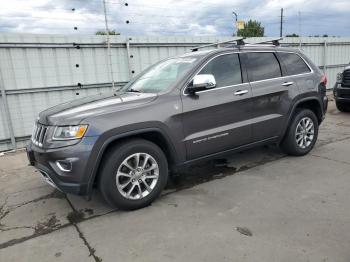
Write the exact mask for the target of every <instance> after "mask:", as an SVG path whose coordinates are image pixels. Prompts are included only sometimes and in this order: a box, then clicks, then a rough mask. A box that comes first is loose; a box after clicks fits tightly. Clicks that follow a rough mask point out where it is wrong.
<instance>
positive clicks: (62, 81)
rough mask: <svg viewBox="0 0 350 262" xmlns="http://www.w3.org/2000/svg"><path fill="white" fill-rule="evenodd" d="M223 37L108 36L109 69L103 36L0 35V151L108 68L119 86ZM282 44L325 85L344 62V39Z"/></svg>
mask: <svg viewBox="0 0 350 262" xmlns="http://www.w3.org/2000/svg"><path fill="white" fill-rule="evenodd" d="M229 39H230V38H229V37H189V36H183V37H179V36H159V37H156V36H154V37H135V36H133V37H126V36H113V37H112V39H111V43H112V61H113V62H112V68H110V65H109V63H108V55H107V49H106V41H105V37H104V36H71V35H69V36H68V35H67V36H66V35H30V34H28V35H25V34H0V90H1V96H0V110H1V113H0V151H2V150H8V149H13V148H15V147H17V148H19V147H23V146H24V145H25V143H26V142H27V141H28V138H29V136H30V134H31V131H32V127H33V122H34V119H35V118H36V116H37V114H38V112H40V111H41V110H44V109H45V108H48V107H50V106H53V105H56V104H59V103H62V102H66V101H69V100H72V99H76V98H79V97H82V96H86V95H93V94H96V93H100V92H105V91H107V90H109V89H110V88H111V82H112V79H111V72H112V75H113V79H114V81H115V83H116V85H124V84H125V83H126V82H127V81H128V80H129V79H130V78H131V77H133V76H134V75H136V74H137V73H139V72H140V71H142V70H143V69H144V68H146V67H147V66H149V65H151V64H153V63H155V62H157V61H159V60H161V59H164V58H166V57H169V56H174V55H178V54H183V53H186V52H188V51H189V50H190V48H191V47H193V46H196V45H200V44H207V43H213V42H216V41H225V40H229ZM263 39H266V38H255V39H251V40H250V39H249V41H250V42H256V41H261V40H263ZM300 40H301V41H300ZM299 41H300V42H301V43H300V42H299ZM282 43H283V44H284V45H288V46H293V47H296V48H301V49H302V50H303V51H304V52H305V53H306V54H307V55H308V56H309V57H310V58H311V59H312V60H313V61H314V62H315V63H316V64H317V65H318V66H320V68H321V69H322V70H324V71H325V73H326V74H327V76H328V79H329V87H332V85H333V84H334V82H335V79H336V73H338V72H339V71H341V70H342V69H343V68H344V67H345V66H346V65H347V64H348V63H349V61H350V38H301V39H299V38H285V40H283V41H282Z"/></svg>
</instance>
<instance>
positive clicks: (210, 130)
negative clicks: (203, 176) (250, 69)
mask: <svg viewBox="0 0 350 262" xmlns="http://www.w3.org/2000/svg"><path fill="white" fill-rule="evenodd" d="M197 74H212V75H213V76H214V77H215V80H216V87H215V88H213V89H210V90H205V91H200V92H197V93H196V95H189V94H187V93H186V90H184V92H183V94H182V102H183V129H184V134H185V138H184V143H185V145H186V150H187V159H195V158H199V157H202V156H206V155H209V154H213V153H217V152H221V151H224V150H228V149H231V148H234V147H238V146H240V145H244V144H247V143H249V142H251V139H252V136H251V125H250V122H249V119H250V115H251V100H250V98H251V95H252V93H251V89H250V86H249V83H247V82H245V83H244V78H243V76H242V70H241V65H240V58H239V54H238V53H229V54H220V55H218V56H216V57H214V58H212V59H210V60H209V61H208V62H207V63H206V65H204V66H203V67H202V69H200V70H199V72H198V73H197ZM245 78H246V76H245Z"/></svg>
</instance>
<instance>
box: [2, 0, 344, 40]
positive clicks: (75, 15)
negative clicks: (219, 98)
mask: <svg viewBox="0 0 350 262" xmlns="http://www.w3.org/2000/svg"><path fill="white" fill-rule="evenodd" d="M106 2H107V10H108V11H107V12H108V19H109V27H110V29H114V30H116V31H118V32H120V33H121V34H123V35H173V34H177V35H217V36H230V35H232V33H233V32H234V30H235V29H234V23H233V20H234V17H233V15H232V11H235V12H236V13H238V19H239V20H244V21H247V20H249V19H255V20H258V21H260V22H261V23H262V25H263V26H264V27H265V35H266V36H278V35H279V26H280V22H279V21H280V17H279V16H280V9H281V8H282V7H283V8H284V16H285V17H284V30H283V31H284V35H285V34H291V33H297V34H299V19H298V12H299V11H300V13H301V16H300V17H301V19H300V27H301V35H303V36H309V35H323V34H328V35H330V36H333V35H334V36H350V15H349V11H350V0H333V1H328V0H147V1H146V0H144V1H141V0H124V1H122V0H120V1H119V0H106ZM126 4H127V5H126ZM72 8H74V9H75V11H72ZM127 21H129V23H127ZM74 27H77V28H78V30H74ZM97 30H104V16H103V5H102V0H0V32H11V33H53V34H55V33H64V34H94V33H95V32H96V31H97Z"/></svg>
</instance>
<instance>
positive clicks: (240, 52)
mask: <svg viewBox="0 0 350 262" xmlns="http://www.w3.org/2000/svg"><path fill="white" fill-rule="evenodd" d="M244 53H289V54H296V55H297V56H299V57H300V58H301V59H302V60H303V61H304V62H305V64H306V65H307V67H308V68H309V69H310V72H308V73H302V74H296V75H288V76H281V77H275V78H268V79H263V80H258V81H251V82H246V83H241V84H236V85H230V86H222V87H218V88H212V89H209V90H203V91H199V92H196V93H198V94H200V93H205V92H210V91H214V90H218V89H223V88H228V87H235V86H240V85H245V84H251V83H259V82H264V81H270V80H275V79H284V78H287V77H295V76H303V75H310V74H313V73H314V72H315V71H314V70H313V69H312V67H311V66H310V64H309V63H308V62H307V61H306V60H305V59H304V58H303V57H302V56H300V55H299V54H298V53H296V52H292V51H279V50H278V51H277V50H274V51H266V50H264V51H263V50H262V51H245V50H242V51H235V52H225V53H221V54H218V55H216V56H214V57H212V58H211V59H210V60H208V61H207V62H206V63H205V64H204V65H203V66H202V67H201V68H200V69H199V70H197V71H196V73H195V74H194V76H193V77H191V79H190V80H189V81H187V82H186V84H185V88H183V90H182V95H184V96H189V94H185V91H186V88H187V85H188V84H189V83H190V82H191V81H192V80H193V78H194V77H195V76H196V75H197V74H198V73H199V72H200V71H201V70H202V69H203V68H204V67H205V66H206V65H207V64H208V63H209V62H210V61H211V60H213V59H214V58H216V57H219V56H222V55H229V54H244Z"/></svg>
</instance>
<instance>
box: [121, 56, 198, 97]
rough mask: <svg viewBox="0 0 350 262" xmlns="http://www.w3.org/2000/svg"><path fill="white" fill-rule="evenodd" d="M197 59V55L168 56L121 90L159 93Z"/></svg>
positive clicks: (188, 68)
mask: <svg viewBox="0 0 350 262" xmlns="http://www.w3.org/2000/svg"><path fill="white" fill-rule="evenodd" d="M198 60H199V56H192V57H190V56H189V57H178V58H170V59H168V60H165V61H162V62H159V63H158V64H155V65H153V66H151V67H150V68H149V69H147V70H146V71H144V72H142V73H141V75H140V76H139V77H138V78H137V79H136V80H135V81H134V82H131V83H130V84H128V85H126V86H125V87H124V88H123V89H122V91H125V92H140V93H159V92H163V91H166V90H167V89H168V88H169V87H171V85H173V84H174V83H175V82H176V81H177V80H178V79H179V78H180V77H181V76H183V75H184V74H186V73H187V72H188V71H189V70H190V69H191V68H192V67H193V66H194V64H195V62H196V61H198Z"/></svg>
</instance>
